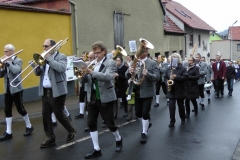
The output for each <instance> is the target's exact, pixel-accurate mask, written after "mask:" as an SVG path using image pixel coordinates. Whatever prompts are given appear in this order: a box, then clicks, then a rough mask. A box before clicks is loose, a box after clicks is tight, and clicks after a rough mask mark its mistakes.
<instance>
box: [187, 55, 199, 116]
mask: <svg viewBox="0 0 240 160" xmlns="http://www.w3.org/2000/svg"><path fill="white" fill-rule="evenodd" d="M187 71H188V80H187V82H186V92H187V96H186V100H185V106H186V116H185V117H186V118H189V115H190V100H191V101H192V104H193V106H194V110H195V116H197V115H198V105H197V100H196V99H197V98H198V97H199V91H198V89H199V87H198V79H199V69H198V67H196V65H195V59H194V58H193V57H189V59H188V67H187Z"/></svg>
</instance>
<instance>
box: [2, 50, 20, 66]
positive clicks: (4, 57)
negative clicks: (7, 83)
mask: <svg viewBox="0 0 240 160" xmlns="http://www.w3.org/2000/svg"><path fill="white" fill-rule="evenodd" d="M22 51H23V49H21V50H20V51H18V52H16V53H13V54H12V55H10V56H3V57H1V58H0V68H3V66H4V62H5V61H6V60H8V59H9V58H11V57H13V56H15V55H17V54H19V53H21V52H22Z"/></svg>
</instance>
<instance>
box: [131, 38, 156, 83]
mask: <svg viewBox="0 0 240 160" xmlns="http://www.w3.org/2000/svg"><path fill="white" fill-rule="evenodd" d="M139 41H140V43H141V44H140V47H139V48H138V50H137V52H136V54H135V58H134V60H133V62H132V65H131V67H132V68H133V69H134V71H133V73H132V75H131V80H132V81H133V83H134V84H135V85H137V86H139V85H140V84H141V83H142V82H143V80H144V78H145V75H142V74H141V72H142V68H141V66H140V63H137V62H141V63H142V64H143V69H145V62H144V61H142V60H141V58H142V56H143V55H144V53H145V52H146V51H147V49H154V46H153V45H152V44H151V43H150V42H149V41H148V40H146V39H143V38H140V39H139ZM140 75H142V76H140ZM136 77H137V78H136Z"/></svg>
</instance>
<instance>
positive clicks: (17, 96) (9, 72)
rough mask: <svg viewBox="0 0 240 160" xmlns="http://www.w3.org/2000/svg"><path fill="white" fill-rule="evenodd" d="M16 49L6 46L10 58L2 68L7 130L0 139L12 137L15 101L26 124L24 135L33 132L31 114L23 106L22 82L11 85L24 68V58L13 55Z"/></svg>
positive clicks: (6, 54) (0, 75)
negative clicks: (15, 85)
mask: <svg viewBox="0 0 240 160" xmlns="http://www.w3.org/2000/svg"><path fill="white" fill-rule="evenodd" d="M14 51H15V47H14V46H13V45H12V44H7V45H6V46H5V47H4V53H5V58H7V57H10V58H8V59H7V60H6V61H5V62H4V66H3V68H1V69H0V78H3V77H4V89H5V94H4V102H5V108H4V112H5V116H6V127H7V129H6V132H5V133H4V134H3V136H2V137H0V141H5V140H8V139H12V105H13V102H14V104H15V105H16V108H17V111H18V113H19V114H21V115H22V116H23V119H24V121H25V124H26V132H25V133H24V134H23V135H24V136H29V135H30V134H31V133H32V132H33V129H34V128H33V126H32V125H31V123H30V120H29V116H28V114H27V112H26V110H25V108H24V106H23V101H22V95H23V86H22V84H21V85H19V86H18V87H12V86H10V83H9V82H11V81H12V79H14V78H15V77H16V76H17V75H18V73H19V72H21V70H22V63H23V62H22V60H21V59H20V58H18V57H17V56H12V55H13V53H14ZM19 81H21V77H19V78H18V79H16V80H15V81H14V83H18V82H19Z"/></svg>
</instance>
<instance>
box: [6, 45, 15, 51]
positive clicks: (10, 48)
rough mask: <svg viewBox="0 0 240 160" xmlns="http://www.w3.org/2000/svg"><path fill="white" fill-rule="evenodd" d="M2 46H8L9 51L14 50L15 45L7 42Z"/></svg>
mask: <svg viewBox="0 0 240 160" xmlns="http://www.w3.org/2000/svg"><path fill="white" fill-rule="evenodd" d="M4 48H8V50H10V51H13V52H14V51H15V47H14V46H13V45H12V44H7V45H6V46H5V47H4Z"/></svg>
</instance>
